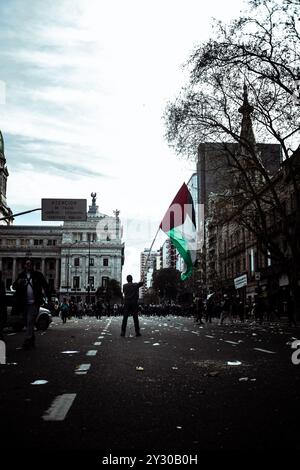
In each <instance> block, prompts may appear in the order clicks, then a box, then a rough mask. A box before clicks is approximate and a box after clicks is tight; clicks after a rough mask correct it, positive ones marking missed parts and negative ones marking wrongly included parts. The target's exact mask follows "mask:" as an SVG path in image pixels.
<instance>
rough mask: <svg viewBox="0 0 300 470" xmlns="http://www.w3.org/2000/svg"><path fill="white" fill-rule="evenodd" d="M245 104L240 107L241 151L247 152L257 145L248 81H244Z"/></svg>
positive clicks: (242, 152)
mask: <svg viewBox="0 0 300 470" xmlns="http://www.w3.org/2000/svg"><path fill="white" fill-rule="evenodd" d="M243 97H244V100H243V104H242V106H241V107H240V108H239V113H241V114H242V116H243V117H242V125H241V133H240V138H241V140H240V152H241V154H245V153H248V152H249V147H252V146H254V145H255V143H256V142H255V136H254V132H253V127H252V118H251V114H252V113H253V109H254V108H253V106H251V104H250V103H249V100H248V88H247V85H246V83H244V93H243Z"/></svg>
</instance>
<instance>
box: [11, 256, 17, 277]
mask: <svg viewBox="0 0 300 470" xmlns="http://www.w3.org/2000/svg"><path fill="white" fill-rule="evenodd" d="M16 278H17V258H13V267H12V279H13V281H15V280H16Z"/></svg>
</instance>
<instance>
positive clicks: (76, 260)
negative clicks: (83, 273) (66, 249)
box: [74, 258, 80, 267]
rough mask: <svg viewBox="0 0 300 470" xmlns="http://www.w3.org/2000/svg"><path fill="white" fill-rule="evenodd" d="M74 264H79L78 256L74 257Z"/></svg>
mask: <svg viewBox="0 0 300 470" xmlns="http://www.w3.org/2000/svg"><path fill="white" fill-rule="evenodd" d="M74 266H76V267H78V266H80V258H74Z"/></svg>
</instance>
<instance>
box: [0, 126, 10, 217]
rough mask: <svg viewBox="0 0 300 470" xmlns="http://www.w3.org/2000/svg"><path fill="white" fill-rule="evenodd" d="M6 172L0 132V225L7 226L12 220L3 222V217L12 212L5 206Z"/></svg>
mask: <svg viewBox="0 0 300 470" xmlns="http://www.w3.org/2000/svg"><path fill="white" fill-rule="evenodd" d="M8 175H9V173H8V170H7V166H6V158H5V154H4V140H3V136H2V133H1V131H0V225H9V224H11V223H12V219H6V220H4V219H3V218H4V217H8V216H11V215H12V211H11V210H10V208H9V207H8V206H7V202H6V185H7V178H8Z"/></svg>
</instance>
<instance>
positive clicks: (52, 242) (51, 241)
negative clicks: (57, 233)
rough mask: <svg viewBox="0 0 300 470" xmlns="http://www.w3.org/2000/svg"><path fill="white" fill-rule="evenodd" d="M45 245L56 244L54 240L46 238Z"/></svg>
mask: <svg viewBox="0 0 300 470" xmlns="http://www.w3.org/2000/svg"><path fill="white" fill-rule="evenodd" d="M47 245H48V246H54V245H56V240H51V239H50V240H47Z"/></svg>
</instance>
